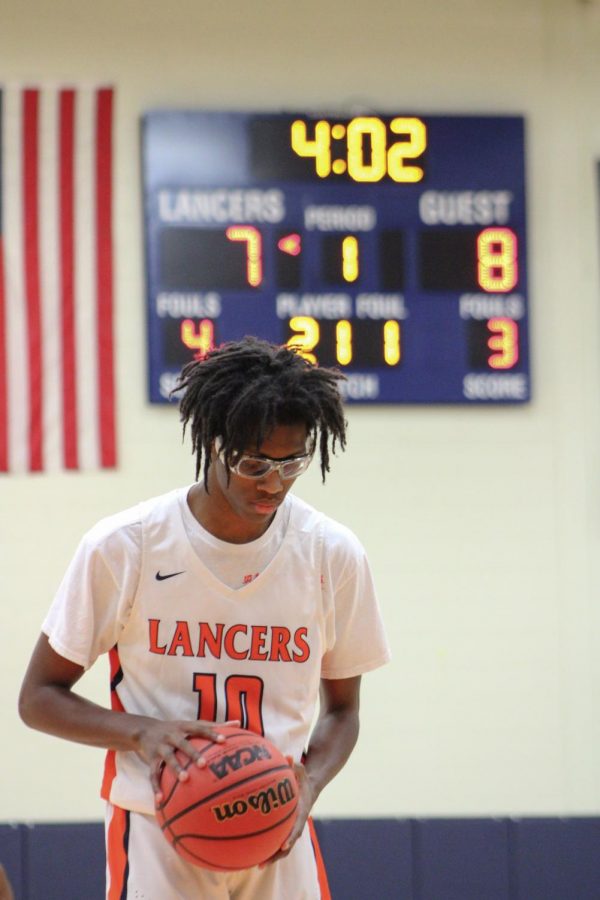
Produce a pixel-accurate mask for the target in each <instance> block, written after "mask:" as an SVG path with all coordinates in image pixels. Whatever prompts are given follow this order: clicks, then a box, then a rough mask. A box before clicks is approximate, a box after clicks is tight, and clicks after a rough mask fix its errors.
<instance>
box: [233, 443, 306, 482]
mask: <svg viewBox="0 0 600 900" xmlns="http://www.w3.org/2000/svg"><path fill="white" fill-rule="evenodd" d="M217 455H218V457H219V459H220V460H221V462H223V463H224V462H225V457H224V453H223V451H222V450H221V448H220V446H218V445H217ZM312 456H313V455H312V452H311V453H303V454H302V455H301V456H292V457H291V458H290V459H281V460H278V459H269V458H268V457H265V456H252V455H250V454H243V455H242V456H240V457H238V458H237V460H236V461H235V462H233V463H230V464H229V469H230V471H231V472H235V474H236V475H239V476H240V477H241V478H266V477H267V476H268V475H270V474H271V472H277V473H278V474H279V476H280V478H282V479H283V480H284V481H287V480H288V479H290V478H297V477H298V475H301V474H302V472H304V471H306V469H307V468H308V466H309V465H310V461H311V459H312Z"/></svg>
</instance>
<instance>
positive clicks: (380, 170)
mask: <svg viewBox="0 0 600 900" xmlns="http://www.w3.org/2000/svg"><path fill="white" fill-rule="evenodd" d="M143 176H144V192H145V197H144V199H145V226H146V262H147V301H148V337H149V355H148V359H149V395H150V399H151V401H152V402H158V403H160V402H166V401H167V400H168V398H169V394H170V392H171V390H172V389H173V387H174V385H175V382H176V377H177V374H178V372H179V371H180V369H181V367H182V365H183V364H184V363H186V362H188V361H189V360H191V359H194V358H195V357H196V358H197V357H198V356H200V355H202V354H203V353H205V352H206V351H207V350H209V349H211V348H212V347H215V346H218V345H220V344H222V343H223V342H225V341H228V340H237V339H239V338H241V337H243V336H244V335H246V334H254V335H258V336H260V337H264V338H266V339H268V340H271V341H275V342H278V343H288V344H290V345H293V346H295V347H297V348H298V350H299V352H300V353H302V354H303V355H304V356H306V357H307V358H308V359H310V360H312V361H315V362H317V363H319V364H322V365H328V366H330V365H334V366H337V367H339V368H340V369H341V370H342V371H343V372H344V373H345V374H346V375H347V380H346V382H345V383H344V392H345V396H346V398H347V400H348V401H349V402H361V403H466V404H481V403H522V402H525V401H527V400H529V398H530V382H529V353H528V302H527V245H526V229H525V163H524V122H523V119H522V118H520V117H514V116H429V115H413V114H404V113H398V114H392V115H355V116H352V117H342V116H313V115H307V114H305V113H289V114H288V113H286V114H268V113H233V112H151V113H148V114H147V115H146V116H145V117H144V120H143Z"/></svg>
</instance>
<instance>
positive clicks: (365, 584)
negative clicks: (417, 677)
mask: <svg viewBox="0 0 600 900" xmlns="http://www.w3.org/2000/svg"><path fill="white" fill-rule="evenodd" d="M323 568H324V572H323V582H324V583H323V589H324V590H325V591H328V592H329V593H330V597H329V604H328V605H329V606H330V608H332V609H333V635H332V640H331V643H330V646H328V648H327V649H326V652H325V654H324V656H323V660H322V665H321V675H322V677H323V678H332V679H333V678H352V677H354V676H355V675H361V674H363V673H365V672H369V671H371V670H372V669H377V668H379V666H382V665H384V664H385V663H386V662H388V661H389V659H390V658H391V653H390V648H389V644H388V641H387V638H386V634H385V628H384V624H383V620H382V617H381V612H380V609H379V604H378V602H377V597H376V594H375V587H374V584H373V577H372V575H371V570H370V567H369V563H368V560H367V556H366V553H365V551H364V548H363V547H362V545H361V544H360V542H359V541H358V539H357V538H356V537H355V536H354V535H353V534H352V532H350V531H348V529H345V528H343V527H342V526H337V523H336V529H335V530H334V531H333V533H332V532H331V529H328V531H326V540H325V553H324V567H323Z"/></svg>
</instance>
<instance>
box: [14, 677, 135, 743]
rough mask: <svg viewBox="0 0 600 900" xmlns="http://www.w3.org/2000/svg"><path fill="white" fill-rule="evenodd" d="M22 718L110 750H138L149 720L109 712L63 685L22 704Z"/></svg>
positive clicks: (40, 727)
mask: <svg viewBox="0 0 600 900" xmlns="http://www.w3.org/2000/svg"><path fill="white" fill-rule="evenodd" d="M19 712H20V714H21V718H22V719H23V721H24V722H25V724H26V725H29V726H30V727H31V728H35V729H37V730H38V731H44V732H46V733H47V734H52V735H55V736H56V737H61V738H65V739H66V740H70V741H76V742H77V743H80V744H88V745H90V746H93V747H104V748H106V749H108V750H137V749H138V748H139V739H140V734H141V731H142V727H143V726H144V724H147V723H148V721H149V720H148V718H147V717H145V716H135V715H131V714H129V713H122V712H118V711H116V710H110V709H105V708H104V707H102V706H99V705H98V704H96V703H93V702H92V701H91V700H87V699H86V698H85V697H81V696H80V695H79V694H77V693H74V692H73V691H72V690H69V689H68V688H65V687H61V686H59V685H45V686H40V687H38V689H37V690H36V691H35V693H34V694H32V695H31V694H30V695H29V696H25V697H23V698H22V699H21V701H20V704H19Z"/></svg>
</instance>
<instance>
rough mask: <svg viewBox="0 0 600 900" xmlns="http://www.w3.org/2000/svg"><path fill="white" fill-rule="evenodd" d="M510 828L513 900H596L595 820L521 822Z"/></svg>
mask: <svg viewBox="0 0 600 900" xmlns="http://www.w3.org/2000/svg"><path fill="white" fill-rule="evenodd" d="M510 828H511V832H512V835H511V842H512V845H513V857H512V858H513V862H514V872H515V881H516V889H515V893H514V898H515V900H600V819H596V818H594V819H593V818H572V819H520V820H515V821H512V822H511V823H510ZM511 900H512V898H511Z"/></svg>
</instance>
